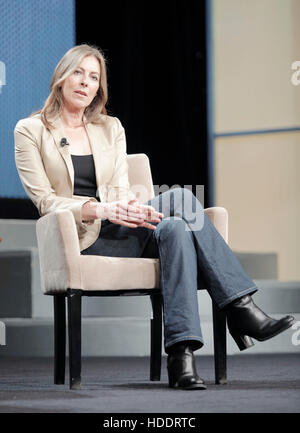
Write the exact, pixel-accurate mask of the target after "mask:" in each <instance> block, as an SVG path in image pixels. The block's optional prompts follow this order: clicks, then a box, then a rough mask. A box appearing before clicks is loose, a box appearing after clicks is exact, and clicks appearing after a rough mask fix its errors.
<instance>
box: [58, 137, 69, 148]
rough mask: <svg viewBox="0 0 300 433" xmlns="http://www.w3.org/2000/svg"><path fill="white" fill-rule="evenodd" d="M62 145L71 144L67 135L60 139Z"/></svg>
mask: <svg viewBox="0 0 300 433" xmlns="http://www.w3.org/2000/svg"><path fill="white" fill-rule="evenodd" d="M60 145H61V147H64V146H69V143H68V142H67V139H66V138H65V137H63V138H62V139H61V140H60Z"/></svg>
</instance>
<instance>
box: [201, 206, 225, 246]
mask: <svg viewBox="0 0 300 433" xmlns="http://www.w3.org/2000/svg"><path fill="white" fill-rule="evenodd" d="M204 212H205V213H206V215H207V216H208V217H209V219H210V220H211V222H212V223H213V225H214V226H215V228H216V229H217V230H218V232H219V233H220V235H221V236H222V237H223V238H224V241H225V242H227V243H228V212H227V210H226V209H225V208H224V207H208V208H206V209H204Z"/></svg>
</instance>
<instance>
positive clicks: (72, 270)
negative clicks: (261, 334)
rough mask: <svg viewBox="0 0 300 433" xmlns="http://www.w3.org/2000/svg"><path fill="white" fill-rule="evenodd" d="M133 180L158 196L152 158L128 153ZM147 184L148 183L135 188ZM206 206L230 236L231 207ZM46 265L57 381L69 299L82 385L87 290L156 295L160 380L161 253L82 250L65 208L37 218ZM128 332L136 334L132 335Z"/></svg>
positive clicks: (154, 334)
mask: <svg viewBox="0 0 300 433" xmlns="http://www.w3.org/2000/svg"><path fill="white" fill-rule="evenodd" d="M128 166H129V182H130V185H131V186H132V190H133V191H134V193H135V194H136V195H137V198H138V199H139V201H140V202H146V201H147V200H149V199H151V198H153V197H154V189H153V183H152V176H151V170H150V165H149V159H148V157H147V156H146V155H145V154H136V155H128ZM136 185H143V188H140V187H139V188H135V186H136ZM205 212H206V213H207V215H208V216H209V218H210V219H211V221H212V223H213V224H214V225H215V227H216V228H217V230H218V231H219V232H220V234H221V235H222V236H223V238H224V239H225V241H226V242H227V233H228V214H227V211H226V209H224V208H221V207H213V208H208V209H205ZM36 230H37V240H38V249H39V257H40V270H41V278H42V282H43V289H44V293H45V295H52V296H53V298H54V383H55V384H64V383H65V354H66V305H65V300H66V299H67V305H68V337H69V373H70V388H71V389H80V386H81V298H82V296H122V295H124V294H125V295H128V294H131V295H137V296H140V295H147V296H150V299H151V304H152V311H153V317H152V318H151V348H150V380H160V375H161V348H162V302H161V292H160V278H159V259H150V258H118V257H102V256H92V255H81V254H80V249H79V241H78V235H77V230H76V224H75V220H74V217H73V214H72V213H71V211H69V210H60V211H57V212H53V213H51V214H48V215H45V216H43V217H41V218H40V219H39V220H38V221H37V225H36ZM213 329H214V350H215V379H216V383H226V316H225V314H224V313H222V312H219V311H218V310H217V309H216V307H215V305H214V304H213ZM128 338H131V337H130V336H128Z"/></svg>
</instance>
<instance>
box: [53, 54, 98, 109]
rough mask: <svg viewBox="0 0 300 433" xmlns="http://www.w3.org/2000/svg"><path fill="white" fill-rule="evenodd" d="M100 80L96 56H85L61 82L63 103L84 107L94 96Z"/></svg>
mask: <svg viewBox="0 0 300 433" xmlns="http://www.w3.org/2000/svg"><path fill="white" fill-rule="evenodd" d="M99 82H100V65H99V62H98V60H97V59H96V57H94V56H87V57H84V59H83V60H82V61H81V63H80V64H79V65H78V67H77V68H76V69H75V71H74V72H73V73H72V74H71V75H70V76H69V77H68V78H66V79H65V81H64V82H63V83H62V86H61V90H62V95H63V99H64V104H65V105H68V106H69V107H70V108H72V109H78V110H80V109H82V108H83V109H84V108H86V107H88V106H89V105H90V103H91V102H92V100H93V99H94V97H95V96H96V93H97V90H98V88H99Z"/></svg>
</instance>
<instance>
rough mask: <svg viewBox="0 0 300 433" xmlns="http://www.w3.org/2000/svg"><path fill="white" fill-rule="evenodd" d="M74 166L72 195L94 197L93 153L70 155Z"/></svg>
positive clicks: (95, 190)
mask: <svg viewBox="0 0 300 433" xmlns="http://www.w3.org/2000/svg"><path fill="white" fill-rule="evenodd" d="M71 157H72V162H73V166H74V193H73V194H74V195H83V196H88V197H95V198H97V200H98V201H100V200H99V198H98V197H96V193H97V182H96V173H95V164H94V158H93V155H92V154H91V155H71Z"/></svg>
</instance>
